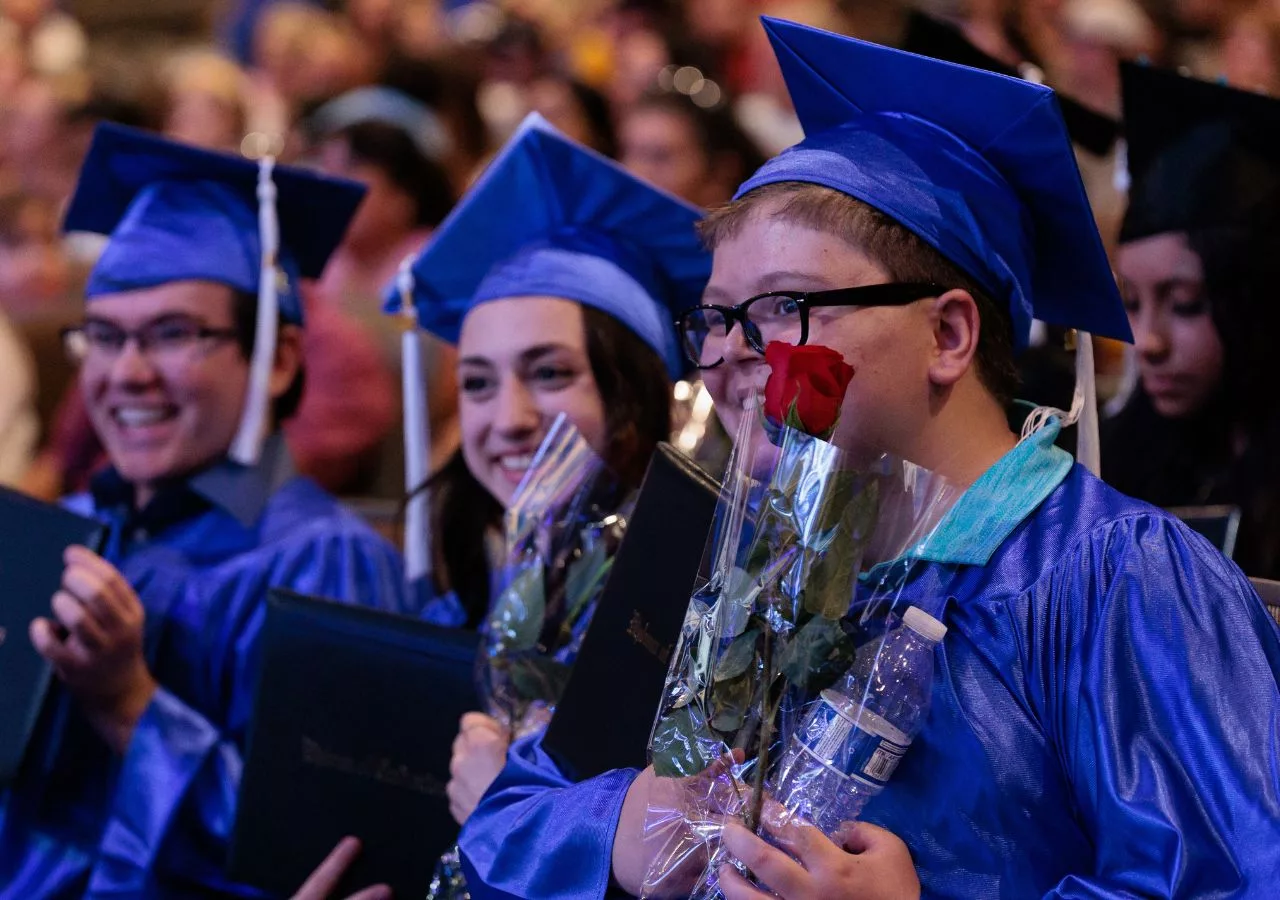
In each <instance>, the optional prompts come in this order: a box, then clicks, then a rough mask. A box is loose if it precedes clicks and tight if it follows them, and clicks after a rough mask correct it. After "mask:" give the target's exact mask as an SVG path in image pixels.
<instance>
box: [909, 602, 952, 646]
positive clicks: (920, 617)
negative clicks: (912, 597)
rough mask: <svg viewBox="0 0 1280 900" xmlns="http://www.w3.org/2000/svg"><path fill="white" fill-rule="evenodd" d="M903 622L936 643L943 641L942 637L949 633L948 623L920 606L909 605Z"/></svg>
mask: <svg viewBox="0 0 1280 900" xmlns="http://www.w3.org/2000/svg"><path fill="white" fill-rule="evenodd" d="M902 624H903V625H906V626H907V627H908V628H910V629H911V630H912V631H914V632H915V633H916V634H918V635H920V636H921V637H922V638H924V639H925V640H927V641H930V642H932V643H934V644H940V643H942V638H943V636H944V635H945V634H946V633H947V626H946V625H943V624H942V623H941V622H939V621H938V620H937V619H935V618H934V617H933V616H931V615H929V614H928V613H927V612H925V611H924V610H923V609H921V608H920V607H918V606H910V607H907V611H906V614H905V615H903V617H902Z"/></svg>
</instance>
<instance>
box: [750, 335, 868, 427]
mask: <svg viewBox="0 0 1280 900" xmlns="http://www.w3.org/2000/svg"><path fill="white" fill-rule="evenodd" d="M764 358H765V362H767V363H768V364H769V381H768V383H766V384H765V386H764V413H765V415H766V416H768V417H769V418H770V419H772V420H773V421H775V422H780V423H782V424H784V425H786V426H788V427H789V428H798V429H799V430H801V431H803V432H805V433H806V434H811V435H813V436H814V437H818V438H822V439H823V440H826V439H827V438H829V437H830V436H831V433H832V432H833V431H835V427H836V420H837V419H839V418H840V404H842V403H843V402H844V392H845V389H846V388H848V387H849V382H850V381H851V380H852V379H853V366H851V365H849V364H848V363H846V362H845V361H844V358H843V357H842V356H841V355H840V354H839V353H837V352H836V351H834V350H832V349H831V348H830V347H822V346H818V345H813V344H806V345H805V346H803V347H794V346H792V345H791V344H785V343H783V342H781V341H774V342H772V343H771V344H769V346H768V347H766V348H765V351H764Z"/></svg>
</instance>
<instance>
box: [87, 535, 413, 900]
mask: <svg viewBox="0 0 1280 900" xmlns="http://www.w3.org/2000/svg"><path fill="white" fill-rule="evenodd" d="M383 553H384V550H383V548H382V545H381V542H378V541H376V538H375V536H374V535H372V534H370V535H367V536H366V535H358V534H357V535H354V536H352V535H344V534H341V533H339V534H330V535H326V536H324V537H322V538H319V539H316V540H313V541H308V542H304V543H303V544H302V545H301V546H293V547H291V548H290V549H289V550H288V551H287V552H284V553H276V554H274V555H271V556H268V555H267V554H266V553H265V552H257V553H249V554H245V556H244V557H243V558H238V559H237V561H236V563H235V564H234V565H233V566H229V567H227V569H228V570H227V571H223V572H221V573H219V574H218V575H216V576H210V577H200V578H192V579H189V580H188V584H187V587H186V589H185V591H184V596H183V597H182V599H181V600H180V601H179V603H180V605H179V607H178V608H177V609H174V610H172V611H171V615H172V617H173V619H174V621H175V622H178V623H184V622H185V623H188V624H187V625H186V627H182V626H181V625H179V626H177V627H175V628H174V629H172V631H171V633H170V635H169V637H168V640H167V642H166V645H165V646H164V647H162V648H161V651H160V653H161V657H160V660H159V662H158V664H157V668H158V672H157V677H158V680H160V681H161V683H162V685H163V686H162V687H161V689H160V690H159V691H158V692H157V693H156V695H155V698H154V699H153V700H152V702H151V705H150V706H149V707H148V708H147V710H146V712H145V713H144V714H143V716H142V719H141V720H140V721H139V723H138V726H137V729H136V730H135V732H134V735H133V739H132V740H131V742H130V744H129V747H128V749H127V750H126V752H125V755H124V757H123V759H122V760H121V771H120V777H119V779H118V781H117V784H118V788H117V791H116V795H115V797H114V800H113V803H112V807H111V810H110V814H109V820H108V822H107V825H106V828H105V830H104V833H103V838H102V843H101V846H100V848H99V850H100V853H99V861H98V865H97V866H96V867H95V870H94V874H93V880H92V884H91V887H92V890H93V891H97V892H100V893H102V894H106V895H112V892H114V894H115V895H120V896H151V895H152V894H153V893H155V892H157V891H162V892H172V891H174V890H176V889H177V888H178V886H182V887H188V886H190V887H193V888H197V887H198V888H199V889H203V890H214V891H219V892H222V893H223V894H227V895H238V896H262V895H261V894H259V893H257V892H255V891H252V890H250V889H248V888H244V887H239V886H234V885H231V884H229V883H228V882H227V880H226V877H225V875H224V874H223V870H224V869H225V865H226V856H227V850H228V842H229V840H230V837H231V832H232V828H233V826H234V823H235V806H236V796H237V794H238V791H239V786H240V777H241V771H242V768H243V757H242V754H243V751H244V746H245V738H246V733H247V730H248V725H249V720H250V717H251V714H252V704H253V686H254V683H255V682H256V675H257V671H258V667H259V660H258V653H257V650H258V637H259V635H260V633H261V630H262V625H263V622H264V619H265V604H264V602H263V600H264V598H265V596H266V592H267V589H268V587H269V586H276V585H281V586H287V587H290V588H293V589H294V590H297V591H300V592H303V593H309V594H317V595H321V596H327V597H332V598H335V599H342V600H346V601H348V602H357V603H361V604H362V605H370V606H382V607H384V608H390V609H392V610H395V611H401V610H400V609H399V607H400V606H401V605H402V604H403V599H402V598H403V594H404V583H403V573H402V571H401V569H400V567H399V566H398V564H397V563H396V560H395V559H394V550H393V549H392V548H390V546H389V545H387V546H386V548H385V553H386V555H387V558H385V559H383V558H381V556H382V555H383ZM174 663H177V665H174ZM167 671H168V672H175V673H189V674H177V675H175V676H174V677H173V679H172V681H171V683H166V680H165V677H164V673H165V672H167ZM316 862H317V864H318V863H319V862H320V860H316Z"/></svg>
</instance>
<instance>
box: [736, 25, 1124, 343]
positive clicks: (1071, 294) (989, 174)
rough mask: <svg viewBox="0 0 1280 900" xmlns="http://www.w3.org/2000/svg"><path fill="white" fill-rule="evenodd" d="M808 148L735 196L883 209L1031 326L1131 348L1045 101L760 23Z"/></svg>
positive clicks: (866, 47) (1034, 93) (1021, 324)
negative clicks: (813, 190) (827, 191)
mask: <svg viewBox="0 0 1280 900" xmlns="http://www.w3.org/2000/svg"><path fill="white" fill-rule="evenodd" d="M764 27H765V30H766V31H767V32H768V35H769V39H770V41H771V42H772V43H773V48H774V53H775V54H776V55H777V57H778V62H779V64H780V65H781V67H782V73H783V76H784V77H785V79H786V82H787V89H788V91H789V92H790V94H791V99H792V101H793V103H794V104H795V107H796V113H797V115H798V116H799V118H800V123H801V125H802V126H803V128H804V131H805V139H804V140H803V141H801V142H800V143H799V144H797V145H796V146H794V147H792V148H790V149H789V150H786V151H784V152H783V153H782V154H780V155H779V156H777V157H775V158H774V159H772V160H771V161H769V162H768V163H766V164H765V165H764V166H763V167H762V168H761V169H760V170H759V171H758V172H757V173H756V174H755V175H754V176H752V177H751V178H750V179H748V180H747V182H746V183H745V184H743V185H742V187H741V188H740V189H739V191H738V196H739V197H740V196H742V195H744V194H746V193H747V192H749V191H751V190H753V189H755V188H757V187H761V186H762V185H766V184H773V183H777V182H783V181H800V182H808V183H813V184H818V185H822V186H824V187H829V188H832V189H834V190H837V191H840V192H842V193H844V194H847V195H849V196H851V197H854V198H855V199H858V200H861V201H863V202H864V203H867V204H868V205H870V206H872V207H874V208H876V209H878V210H880V211H881V212H883V213H885V214H886V215H888V216H890V217H891V218H893V219H894V220H895V221H897V222H899V223H900V224H902V225H903V226H905V227H906V228H908V229H909V230H910V231H912V232H913V233H915V234H916V235H918V236H919V237H920V238H921V239H922V240H924V241H925V242H926V243H927V244H929V245H930V246H931V247H933V248H934V249H936V250H937V251H938V252H939V253H941V254H942V255H943V256H944V257H946V258H947V259H948V260H950V261H951V262H952V263H954V264H955V265H956V266H958V267H959V268H960V269H962V270H963V271H964V272H966V273H967V274H968V275H969V276H971V277H972V278H973V279H974V280H975V281H977V283H978V284H980V285H981V286H982V287H983V288H984V289H985V290H986V291H988V292H989V293H990V295H991V296H992V298H993V299H995V300H996V302H1003V303H1005V304H1007V307H1008V309H1009V311H1010V314H1011V316H1012V319H1013V325H1014V341H1015V346H1017V347H1018V348H1019V349H1021V348H1023V347H1025V346H1026V343H1027V339H1028V336H1029V332H1030V327H1031V320H1032V319H1033V318H1036V319H1042V320H1044V321H1046V322H1050V323H1052V324H1055V325H1061V326H1064V327H1068V328H1079V329H1082V330H1085V331H1089V332H1092V333H1095V334H1101V335H1106V336H1109V337H1114V338H1118V339H1121V340H1126V341H1131V340H1132V334H1131V332H1130V330H1129V323H1128V320H1127V318H1126V316H1125V313H1124V308H1123V306H1122V305H1121V302H1120V296H1119V292H1118V290H1117V288H1116V284H1115V279H1114V278H1113V276H1112V274H1111V267H1110V265H1109V263H1108V261H1107V256H1106V252H1105V250H1104V249H1103V246H1102V239H1101V237H1100V236H1099V234H1098V230H1097V226H1096V225H1095V224H1094V220H1093V215H1092V213H1091V211H1090V208H1089V201H1088V198H1087V197H1086V195H1085V191H1084V185H1083V183H1082V182H1081V179H1080V173H1079V170H1078V169H1077V167H1076V162H1075V157H1074V155H1073V152H1072V148H1071V141H1070V138H1069V136H1068V133H1067V128H1066V125H1065V124H1064V123H1063V119H1062V114H1061V112H1060V110H1059V108H1058V104H1057V101H1056V98H1055V96H1054V93H1053V91H1052V90H1051V89H1049V88H1047V87H1044V86H1042V85H1038V84H1034V83H1031V82H1028V81H1023V80H1020V79H1017V78H1010V77H1007V76H1004V75H999V74H994V73H991V72H984V71H980V70H977V69H970V68H967V67H965V66H959V65H955V64H952V63H948V62H943V61H941V60H935V59H929V58H927V57H922V56H916V55H914V54H911V53H906V52H903V51H901V50H895V49H892V48H889V47H882V46H879V45H877V44H870V43H867V42H865V41H860V40H856V39H854V38H847V37H842V36H839V35H835V34H830V33H827V32H824V31H819V30H817V29H814V28H809V27H806V26H803V25H796V24H794V23H790V22H784V21H781V20H778V19H772V18H768V17H766V18H765V19H764Z"/></svg>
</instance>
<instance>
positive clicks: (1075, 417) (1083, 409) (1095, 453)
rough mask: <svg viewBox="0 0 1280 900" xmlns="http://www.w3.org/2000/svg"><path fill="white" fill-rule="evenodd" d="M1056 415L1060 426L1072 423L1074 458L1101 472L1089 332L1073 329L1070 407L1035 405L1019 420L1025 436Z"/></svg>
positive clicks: (1081, 463) (1095, 473)
mask: <svg viewBox="0 0 1280 900" xmlns="http://www.w3.org/2000/svg"><path fill="white" fill-rule="evenodd" d="M1055 416H1056V417H1057V418H1059V419H1060V420H1061V421H1062V427H1063V428H1066V427H1068V426H1070V425H1076V426H1077V428H1076V461H1077V462H1078V463H1080V465H1082V466H1084V467H1085V468H1086V469H1088V470H1089V471H1090V472H1092V473H1093V474H1094V475H1101V473H1102V448H1101V445H1100V441H1099V437H1098V384H1097V380H1096V378H1095V375H1094V371H1093V335H1091V334H1089V332H1087V331H1077V332H1076V389H1075V393H1074V394H1073V395H1072V397H1071V409H1070V411H1065V412H1064V411H1063V410H1061V409H1058V408H1057V407H1053V406H1037V407H1036V408H1035V409H1033V410H1032V411H1031V415H1029V416H1027V420H1026V421H1025V422H1024V423H1023V424H1022V439H1023V440H1026V439H1027V438H1028V437H1030V436H1031V435H1033V434H1035V433H1036V432H1037V431H1039V430H1040V429H1041V428H1043V427H1044V426H1045V423H1047V422H1048V421H1049V419H1050V418H1053V417H1055Z"/></svg>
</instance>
